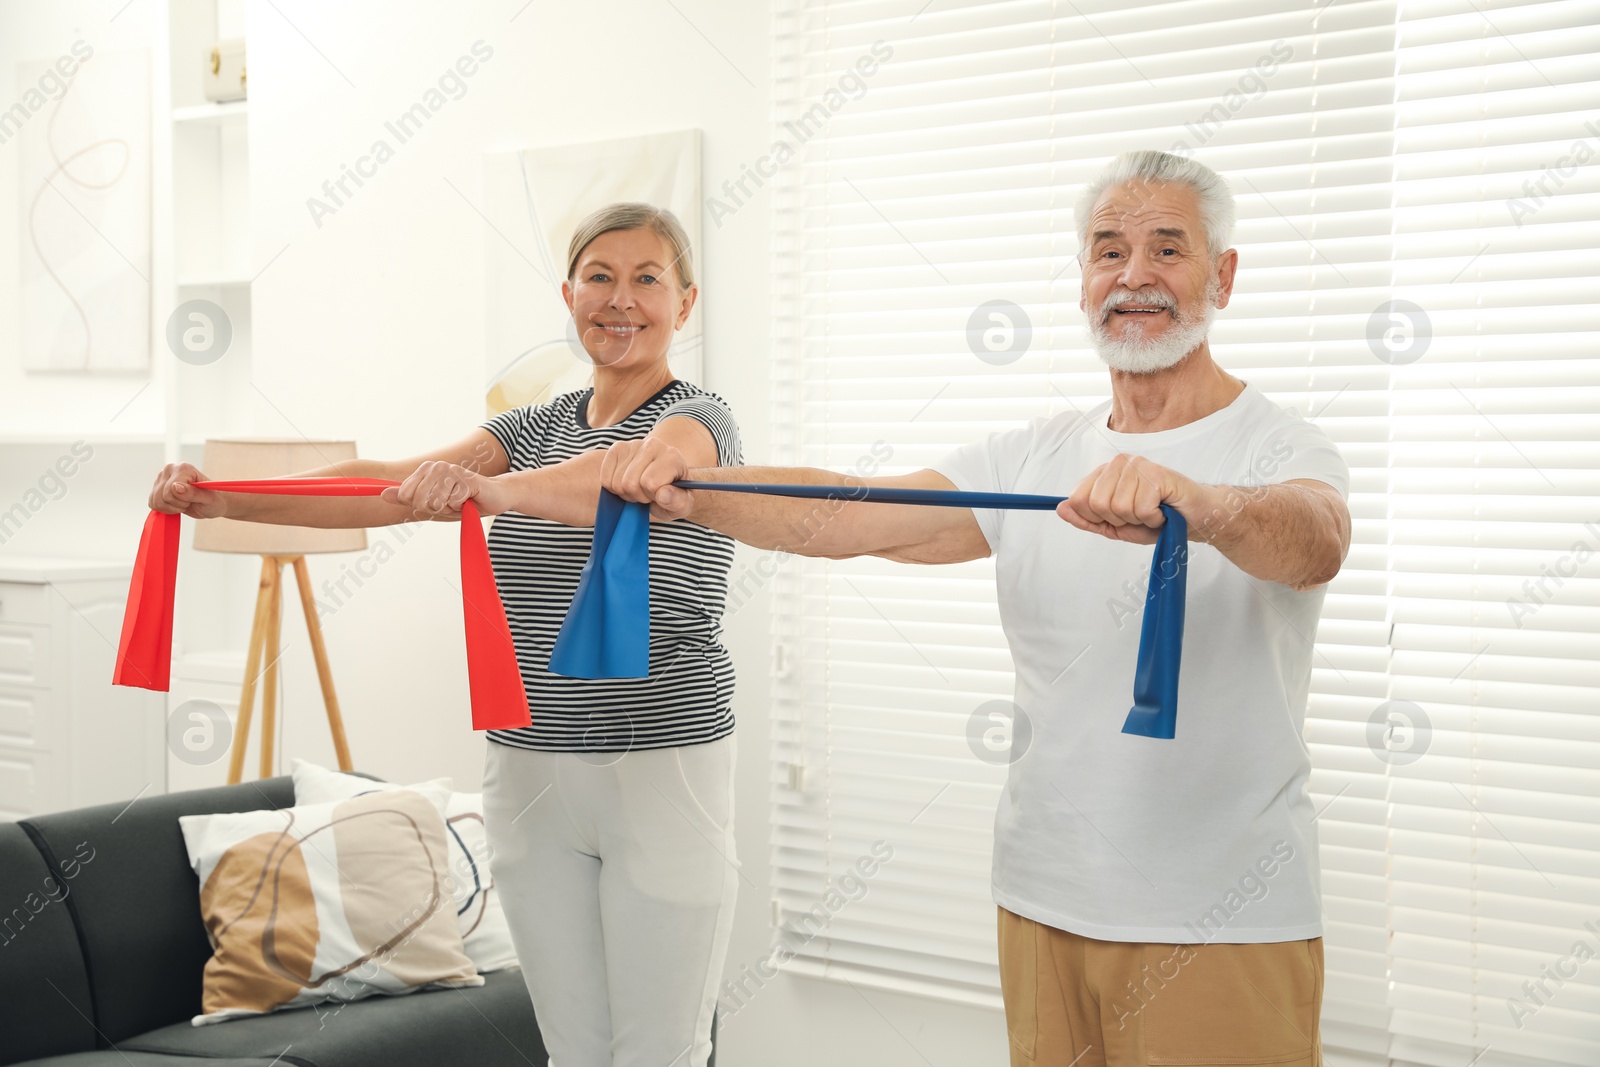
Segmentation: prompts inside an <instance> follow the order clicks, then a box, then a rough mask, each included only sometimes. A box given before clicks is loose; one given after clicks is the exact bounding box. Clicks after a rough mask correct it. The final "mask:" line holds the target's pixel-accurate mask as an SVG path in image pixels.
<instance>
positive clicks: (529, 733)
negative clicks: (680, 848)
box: [483, 381, 743, 752]
mask: <svg viewBox="0 0 1600 1067" xmlns="http://www.w3.org/2000/svg"><path fill="white" fill-rule="evenodd" d="M593 393H594V390H592V389H584V390H580V391H578V392H573V393H567V394H565V395H563V396H559V397H557V398H556V399H554V400H552V401H550V402H549V403H548V404H539V405H534V406H529V407H525V408H516V409H514V410H512V411H507V412H505V413H504V414H501V415H497V416H495V417H494V418H492V419H490V420H489V421H488V422H486V423H484V424H483V425H484V429H486V430H488V431H489V432H490V433H492V434H494V436H495V437H496V438H497V439H498V440H499V442H500V444H501V446H502V447H503V448H504V449H505V450H506V455H507V456H509V457H510V459H511V470H514V471H518V470H529V469H532V468H535V467H548V466H551V465H554V464H556V463H560V462H561V461H562V460H567V459H571V458H573V457H574V456H577V455H580V454H581V453H584V452H588V451H591V450H593V449H596V448H605V447H608V446H610V445H612V444H615V443H616V442H618V441H636V440H638V439H640V438H642V437H644V436H645V435H646V434H648V433H649V432H650V431H651V430H652V429H653V428H654V427H655V425H656V424H657V423H659V422H660V421H661V420H662V419H665V418H671V417H676V416H681V417H687V418H691V419H695V420H697V421H698V422H700V423H701V424H702V425H704V426H705V427H706V429H708V430H709V431H711V436H712V438H713V440H715V441H716V445H717V462H718V463H719V464H720V465H722V466H724V467H731V466H737V465H738V464H739V463H741V462H743V456H742V454H741V449H740V444H739V427H738V424H737V423H736V422H735V421H734V419H733V413H732V412H731V411H729V409H728V405H727V404H726V403H725V402H724V401H723V399H722V398H721V397H719V396H717V395H716V394H715V393H710V392H707V391H706V390H704V389H701V388H700V387H699V386H696V385H692V384H691V383H689V382H684V381H674V382H672V383H671V384H670V385H668V386H667V387H666V388H665V389H663V390H661V391H660V392H659V393H657V394H656V395H655V396H653V397H651V398H650V399H649V400H646V401H645V402H644V403H643V404H641V405H640V406H639V408H638V409H637V410H636V411H634V413H633V414H631V415H629V416H628V417H627V418H626V419H623V420H622V421H621V422H619V423H617V424H616V425H615V426H603V427H591V426H590V425H589V423H588V419H587V412H588V404H589V398H590V397H591V396H592V395H593ZM593 540H594V530H593V528H592V527H587V526H584V527H576V526H564V525H562V524H561V523H559V522H552V521H550V520H548V519H538V518H534V517H533V516H530V515H522V514H519V513H516V512H506V513H504V514H501V515H498V516H496V517H495V519H494V523H493V526H492V527H491V528H490V531H489V558H490V560H491V561H492V562H493V564H494V576H495V582H496V584H497V585H498V586H499V589H500V599H501V601H502V602H503V603H504V604H505V608H506V620H507V621H508V622H509V623H510V625H511V638H512V642H513V643H514V644H515V645H516V650H517V661H518V663H519V664H520V665H521V667H522V684H523V686H524V688H525V689H526V690H527V692H528V706H529V709H530V710H531V711H532V713H533V724H532V725H531V726H524V727H519V728H517V729H514V730H491V731H489V739H490V740H491V741H497V742H499V743H501V744H505V745H513V746H515V747H517V748H531V749H539V750H541V751H545V752H576V751H589V752H619V751H627V750H629V749H635V748H664V747H666V746H669V745H692V744H698V743H701V742H705V741H715V740H717V739H718V738H721V737H726V736H727V735H728V734H730V733H732V732H733V707H732V705H733V663H732V660H731V659H730V657H729V655H728V650H727V649H726V648H724V647H723V646H722V612H723V608H724V607H725V605H726V603H727V598H728V569H729V567H730V566H731V565H732V563H733V539H732V538H730V537H728V536H727V535H725V534H720V533H717V532H715V531H713V530H709V529H707V528H706V527H704V526H698V525H696V524H694V523H691V522H686V521H683V520H679V521H677V522H652V523H651V524H650V674H649V677H648V678H621V679H599V680H593V679H583V678H562V677H560V676H558V675H554V674H551V673H550V670H549V666H550V652H551V650H552V649H553V648H554V647H555V640H556V635H557V634H558V633H559V632H560V631H561V622H562V620H563V619H564V618H565V617H566V613H567V607H568V606H569V605H570V604H571V602H572V595H573V593H574V591H576V589H577V588H578V576H579V575H580V574H581V573H582V571H583V565H584V563H585V562H587V561H588V559H589V548H590V545H591V544H592V542H593Z"/></svg>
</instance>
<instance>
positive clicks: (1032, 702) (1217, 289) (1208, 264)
mask: <svg viewBox="0 0 1600 1067" xmlns="http://www.w3.org/2000/svg"><path fill="white" fill-rule="evenodd" d="M1077 219H1078V230H1079V238H1080V243H1081V251H1080V253H1079V256H1080V258H1081V260H1082V264H1083V292H1082V297H1081V299H1080V301H1079V306H1080V307H1081V308H1082V309H1083V310H1084V311H1085V312H1086V313H1087V315H1088V321H1089V329H1090V333H1091V335H1092V337H1093V341H1094V345H1095V348H1096V349H1097V350H1098V352H1099V354H1100V356H1101V358H1102V359H1103V360H1104V361H1105V363H1106V364H1107V365H1108V366H1109V368H1110V372H1111V390H1112V397H1111V400H1110V401H1109V402H1108V403H1105V404H1102V405H1101V406H1099V407H1097V408H1095V409H1094V410H1093V411H1090V412H1088V414H1087V415H1081V414H1078V413H1073V414H1067V415H1058V416H1056V417H1054V418H1041V419H1036V420H1035V421H1033V422H1032V423H1031V424H1029V425H1027V426H1025V427H1023V428H1021V429H1016V430H1010V431H1005V432H1000V433H995V434H993V435H991V436H990V437H989V438H988V439H987V440H984V441H979V442H976V443H974V444H970V445H967V446H966V447H964V448H961V449H959V450H957V451H956V452H954V453H952V454H951V455H950V456H948V457H946V458H945V459H944V460H943V461H942V462H940V463H938V464H936V465H935V466H934V467H933V468H932V469H930V470H922V471H918V472H916V473H915V474H908V475H902V476H898V477H881V478H864V479H863V478H852V477H846V476H843V475H838V474H833V473H830V472H828V471H822V470H813V469H803V468H795V469H791V468H754V467H745V468H733V469H728V468H717V469H697V470H689V469H688V467H687V465H686V464H685V462H684V459H683V457H682V456H681V455H680V454H679V453H678V451H677V450H676V449H674V448H673V447H672V446H671V445H670V444H668V443H666V442H664V441H662V442H657V441H652V440H650V439H649V438H646V439H644V440H643V441H639V442H625V443H622V444H618V445H615V446H613V448H612V450H611V452H610V453H609V454H608V455H607V457H606V460H605V461H604V464H603V473H602V481H603V483H604V484H605V485H606V486H607V487H609V488H610V489H611V490H612V491H614V492H616V493H618V494H620V495H622V496H624V497H625V498H628V499H631V500H639V501H649V502H650V503H651V504H652V505H653V508H652V510H653V513H654V515H655V516H656V517H657V518H659V519H677V518H687V519H690V520H691V521H693V522H696V523H699V524H701V525H704V526H708V527H711V528H712V529H715V530H720V531H722V532H724V533H727V534H731V535H732V536H734V537H736V538H738V539H739V540H741V541H744V542H746V543H748V544H751V545H756V546H758V547H762V548H774V549H783V550H787V551H791V552H798V553H802V554H805V555H812V556H826V557H833V558H841V557H846V556H854V555H875V556H882V557H884V558H886V559H892V560H900V561H904V562H908V563H955V562H959V561H963V560H970V559H977V558H980V557H983V556H988V555H990V554H993V555H994V556H995V559H996V584H997V593H998V598H999V606H1000V615H1001V620H1002V622H1003V625H1004V628H1005V633H1006V638H1007V640H1008V642H1009V643H1010V646H1011V652H1012V657H1013V659H1014V661H1015V664H1016V697H1015V699H1016V704H1017V705H1018V706H1019V707H1020V708H1021V709H1022V712H1023V713H1025V714H1026V715H1027V716H1028V718H1029V720H1030V723H1031V726H1032V735H1033V741H1032V745H1031V747H1030V748H1029V750H1028V751H1027V753H1026V754H1025V755H1024V756H1023V757H1022V758H1021V759H1019V760H1018V761H1017V762H1015V763H1014V764H1013V765H1012V767H1011V768H1010V773H1009V778H1008V780H1007V783H1006V787H1005V791H1004V793H1003V795H1002V797H1001V800H1000V806H999V811H998V812H997V814H996V818H995V843H994V871H993V880H994V898H995V902H996V904H997V905H998V907H999V943H1000V973H1001V986H1002V991H1003V994H1004V1001H1005V1008H1006V1025H1007V1029H1008V1031H1009V1033H1010V1038H1011V1062H1012V1064H1013V1065H1018V1064H1041V1065H1043V1064H1050V1065H1060V1067H1066V1065H1067V1064H1073V1065H1075V1067H1088V1065H1091V1064H1109V1065H1134V1064H1138V1065H1140V1067H1144V1065H1146V1064H1157V1063H1167V1064H1180V1063H1181V1064H1190V1065H1202V1064H1222V1063H1228V1064H1239V1063H1257V1064H1264V1063H1271V1064H1275V1065H1276V1064H1284V1065H1294V1064H1304V1065H1306V1067H1313V1065H1315V1064H1318V1063H1319V1062H1320V1056H1319V1047H1318V1046H1319V1041H1318V1016H1319V1013H1320V1008H1321V1001H1322V973H1323V967H1322V937H1321V934H1322V914H1321V895H1320V888H1319V876H1318V865H1317V837H1316V829H1315V826H1314V825H1313V819H1314V813H1313V810H1312V805H1311V801H1310V798H1309V796H1308V795H1307V789H1306V786H1307V778H1308V777H1309V774H1310V771H1311V763H1310V758H1309V755H1308V753H1307V749H1306V746H1305V742H1304V740H1303V738H1302V736H1301V732H1302V725H1303V722H1304V718H1305V710H1306V695H1307V690H1308V688H1309V685H1310V675H1311V657H1312V640H1313V635H1314V634H1315V633H1316V628H1317V619H1318V616H1319V614H1320V613H1321V609H1322V601H1323V595H1324V593H1325V586H1326V584H1327V583H1328V582H1329V581H1330V580H1332V578H1333V577H1334V575H1336V574H1337V573H1338V572H1339V568H1340V565H1341V564H1342V562H1343V560H1344V556H1345V552H1346V551H1347V549H1348V547H1349V539H1350V516H1349V511H1348V510H1347V508H1346V506H1345V498H1346V496H1347V495H1348V483H1349V472H1348V469H1347V467H1346V466H1345V463H1344V461H1343V459H1342V458H1341V457H1340V455H1339V452H1338V450H1337V449H1336V448H1335V447H1334V446H1333V444H1332V443H1331V442H1330V441H1329V439H1328V437H1327V436H1326V435H1325V434H1324V433H1323V432H1322V431H1321V430H1320V429H1318V428H1317V427H1315V426H1312V425H1310V424H1309V423H1307V422H1305V421H1304V420H1302V419H1301V418H1300V417H1299V416H1297V415H1295V414H1293V413H1291V412H1288V411H1285V410H1283V409H1282V408H1280V407H1279V406H1278V405H1276V404H1275V403H1273V402H1272V401H1271V400H1268V399H1267V398H1266V397H1265V396H1263V395H1262V394H1261V393H1260V392H1259V391H1257V390H1256V389H1255V388H1253V387H1252V386H1251V385H1250V384H1249V383H1248V382H1247V381H1243V380H1241V379H1239V378H1235V377H1234V376H1232V375H1231V374H1229V373H1227V372H1226V371H1225V370H1223V369H1222V368H1221V367H1219V366H1218V365H1217V364H1216V362H1215V361H1214V360H1213V359H1212V356H1211V349H1210V346H1209V344H1208V342H1207V333H1208V330H1209V327H1210V324H1211V321H1212V318H1213V316H1214V314H1215V312H1216V310H1217V309H1218V308H1223V307H1226V306H1227V305H1228V300H1229V298H1230V296H1231V295H1232V291H1233V281H1234V272H1235V270H1236V269H1237V267H1238V260H1239V256H1238V253H1237V251H1235V250H1234V249H1232V248H1229V247H1228V246H1229V243H1230V240H1231V237H1232V231H1233V221H1234V207H1233V197H1232V194H1231V192H1230V191H1229V189H1228V186H1227V184H1226V183H1225V182H1224V181H1223V180H1222V179H1221V178H1220V177H1219V176H1218V175H1217V174H1216V173H1215V172H1213V171H1211V170H1210V169H1209V168H1207V167H1205V166H1203V165H1201V164H1200V163H1197V162H1194V161H1192V160H1188V159H1184V158H1182V157H1180V156H1175V155H1171V154H1168V153H1164V152H1154V151H1145V152H1130V153H1125V154H1124V155H1122V156H1119V157H1117V158H1116V159H1115V160H1114V161H1113V162H1112V163H1111V164H1110V165H1109V166H1108V167H1107V168H1106V169H1105V171H1104V172H1102V173H1101V174H1100V175H1099V177H1098V178H1096V180H1095V181H1093V182H1092V183H1091V184H1090V185H1089V186H1088V187H1087V189H1086V190H1085V191H1084V193H1083V196H1082V198H1081V199H1080V201H1079V204H1078V212H1077ZM685 478H688V479H695V480H706V481H718V480H743V481H758V482H801V483H807V484H822V485H841V486H849V485H863V484H864V485H873V486H905V487H915V488H927V489H952V488H956V489H963V490H978V491H986V492H1007V493H1010V492H1016V493H1039V494H1047V493H1054V494H1059V493H1060V491H1061V490H1062V489H1063V488H1066V487H1069V486H1070V487H1072V488H1071V494H1070V499H1069V500H1068V501H1067V502H1066V503H1063V504H1062V505H1061V506H1060V508H1059V510H1058V512H1057V514H1056V515H1051V514H1049V513H1048V512H1044V513H1040V512H1028V511H987V510H980V511H969V510H962V509H958V508H922V507H905V506H900V505H894V504H879V503H866V502H855V503H849V504H845V505H843V506H842V507H841V508H840V509H839V511H838V513H837V514H836V515H834V516H833V517H832V518H830V519H829V520H828V521H827V522H825V523H823V524H821V526H820V527H818V526H816V525H815V524H812V525H806V524H805V523H804V522H803V519H804V518H805V516H806V515H807V514H808V513H809V512H810V511H811V510H812V509H813V508H814V506H815V505H814V504H813V503H811V502H808V501H805V500H797V499H791V498H782V497H773V496H750V495H745V494H735V493H718V492H690V491H686V490H683V489H678V488H675V487H674V486H673V485H672V483H673V482H674V481H677V480H680V479H685ZM1163 503H1164V504H1167V505H1170V506H1171V507H1173V508H1175V509H1176V510H1177V511H1178V512H1179V513H1181V514H1182V515H1183V516H1184V518H1185V519H1187V520H1188V523H1189V538H1190V542H1191V543H1190V549H1189V559H1190V565H1189V577H1188V607H1187V615H1188V626H1187V632H1186V634H1185V636H1184V649H1183V660H1182V664H1183V666H1182V673H1181V678H1180V689H1179V692H1180V701H1179V709H1180V710H1179V716H1178V731H1177V737H1176V739H1173V740H1157V739H1152V738H1149V737H1143V736H1137V735H1133V734H1126V733H1123V732H1122V729H1121V728H1122V725H1123V720H1124V718H1125V717H1126V716H1127V713H1128V708H1129V703H1130V695H1131V684H1130V683H1131V681H1132V678H1133V668H1134V660H1135V653H1136V651H1137V647H1138V642H1139V631H1140V627H1139V620H1138V618H1137V614H1138V613H1139V612H1140V611H1142V610H1143V603H1144V600H1143V595H1142V594H1143V590H1142V588H1141V586H1142V584H1143V583H1144V581H1145V580H1146V579H1145V574H1146V572H1147V570H1148V567H1149V550H1148V549H1141V548H1138V547H1136V546H1139V545H1150V544H1153V543H1154V542H1155V540H1156V537H1157V532H1158V529H1159V527H1160V526H1161V525H1162V523H1163V522H1164V518H1163V515H1162V512H1161V510H1160V505H1161V504H1163ZM1085 534H1091V535H1097V536H1092V537H1091V536H1085ZM1086 650H1087V652H1088V654H1084V653H1085V651H1086Z"/></svg>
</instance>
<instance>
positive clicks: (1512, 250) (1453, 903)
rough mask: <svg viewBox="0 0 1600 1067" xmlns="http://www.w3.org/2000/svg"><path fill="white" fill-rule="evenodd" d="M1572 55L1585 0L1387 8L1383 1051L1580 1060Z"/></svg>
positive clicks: (1578, 456) (1588, 650)
mask: <svg viewBox="0 0 1600 1067" xmlns="http://www.w3.org/2000/svg"><path fill="white" fill-rule="evenodd" d="M1597 53H1600V4H1595V3H1592V2H1590V3H1575V2H1557V3H1505V2H1502V3H1495V4H1492V5H1482V6H1481V9H1474V8H1473V7H1472V6H1471V5H1469V4H1465V3H1459V2H1458V3H1450V2H1442V0H1432V2H1416V3H1406V4H1404V5H1402V9H1401V21H1400V23H1399V35H1398V50H1397V62H1396V81H1397V88H1398V93H1397V97H1396V104H1395V106H1396V127H1395V138H1396V144H1395V161H1394V177H1393V203H1394V272H1395V277H1394V284H1395V296H1396V298H1398V299H1403V300H1406V301H1408V302H1409V303H1410V304H1411V305H1412V306H1414V307H1415V308H1417V309H1418V310H1417V311H1415V312H1412V313H1411V314H1412V315H1413V316H1414V317H1415V318H1416V319H1417V322H1418V324H1419V326H1420V327H1421V328H1422V329H1423V330H1424V331H1425V332H1426V333H1428V334H1430V335H1431V342H1430V343H1429V345H1428V347H1427V349H1426V351H1425V352H1422V353H1421V354H1420V358H1415V359H1414V360H1413V361H1409V362H1405V363H1402V364H1399V365H1397V366H1396V367H1395V368H1394V380H1393V383H1392V388H1391V393H1390V396H1391V407H1392V412H1393V416H1392V419H1391V427H1392V430H1391V440H1390V446H1389V450H1390V470H1391V476H1392V479H1393V493H1392V496H1391V510H1390V527H1389V535H1390V536H1389V544H1390V554H1391V567H1390V584H1391V595H1392V598H1393V601H1392V613H1393V623H1394V637H1393V640H1392V642H1391V648H1392V652H1391V660H1390V667H1389V674H1390V690H1389V691H1390V695H1391V697H1392V698H1394V699H1396V700H1403V701H1407V702H1410V703H1413V704H1415V705H1416V706H1417V707H1420V708H1421V709H1422V710H1423V712H1424V713H1425V714H1426V716H1427V717H1428V719H1429V720H1430V729H1431V736H1430V737H1429V738H1427V741H1428V744H1427V747H1426V754H1425V755H1423V756H1422V757H1421V758H1420V759H1415V760H1412V761H1407V762H1403V763H1399V764H1397V765H1395V766H1393V767H1391V768H1390V778H1389V782H1388V786H1389V792H1388V798H1387V799H1388V805H1389V815H1388V834H1389V838H1390V846H1389V852H1390V880H1389V918H1390V924H1391V931H1392V941H1391V961H1390V966H1391V976H1390V977H1391V980H1392V985H1391V988H1390V994H1389V1003H1390V1006H1391V1007H1392V1009H1393V1023H1392V1025H1393V1035H1394V1036H1393V1040H1392V1043H1391V1045H1390V1054H1391V1056H1392V1057H1393V1058H1394V1061H1395V1063H1397V1064H1403V1065H1411V1064H1417V1065H1421V1064H1428V1065H1433V1064H1445V1063H1461V1062H1465V1061H1466V1060H1467V1059H1470V1058H1471V1057H1472V1056H1473V1055H1476V1054H1478V1053H1480V1052H1483V1056H1482V1058H1481V1059H1479V1060H1478V1063H1479V1064H1483V1065H1490V1064H1496V1063H1505V1064H1513V1063H1515V1064H1518V1065H1519V1067H1524V1065H1525V1067H1539V1065H1542V1064H1547V1063H1559V1064H1579V1063H1600V963H1596V962H1590V963H1587V964H1583V965H1581V966H1580V965H1579V962H1578V961H1574V960H1573V958H1572V957H1573V953H1574V947H1575V945H1577V944H1578V943H1580V942H1583V943H1586V944H1587V946H1588V951H1590V952H1592V953H1600V716H1597V714H1596V712H1597V710H1600V709H1597V704H1596V685H1597V683H1600V663H1597V660H1600V559H1597V558H1596V555H1595V553H1597V552H1600V420H1597V418H1596V415H1597V414H1600V360H1597V359H1596V340H1597V338H1600V168H1596V167H1594V166H1593V165H1587V166H1585V165H1583V164H1582V162H1581V161H1582V160H1583V159H1584V158H1586V157H1590V156H1594V155H1596V154H1600V63H1597V61H1596V59H1597ZM1580 546H1587V547H1586V548H1584V547H1580ZM1580 556H1582V557H1584V558H1583V560H1582V561H1580V559H1579V557H1580ZM1585 924H1589V925H1587V926H1586V925H1585ZM1563 961H1565V962H1563ZM1566 971H1573V972H1575V973H1574V974H1572V975H1570V976H1569V977H1567V978H1563V977H1562V973H1563V972H1566ZM1546 972H1548V973H1550V974H1553V975H1554V980H1551V979H1550V978H1547V977H1546ZM1524 983H1528V984H1529V986H1530V989H1531V991H1530V989H1525V987H1524ZM1541 986H1542V989H1541ZM1484 1050H1488V1051H1487V1052H1484Z"/></svg>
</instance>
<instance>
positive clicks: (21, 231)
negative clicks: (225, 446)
mask: <svg viewBox="0 0 1600 1067" xmlns="http://www.w3.org/2000/svg"><path fill="white" fill-rule="evenodd" d="M60 63H61V61H60V60H52V61H44V60H41V61H36V62H28V63H19V64H18V65H17V84H18V90H19V92H18V101H19V103H18V105H17V107H15V108H12V109H11V111H10V112H8V113H7V114H8V115H9V116H11V118H12V120H13V122H14V123H15V125H14V127H13V136H14V137H15V139H16V140H17V142H18V145H17V154H16V158H17V166H18V171H19V173H18V179H19V180H18V189H19V190H20V196H21V202H20V204H19V210H20V212H21V217H20V220H19V223H20V224H19V227H18V237H19V241H18V243H19V245H20V246H21V254H22V262H21V274H20V280H21V288H22V293H21V296H22V299H21V351H22V367H23V369H24V370H29V371H141V370H145V369H146V368H147V367H148V366H149V364H150V313H151V312H150V299H151V291H150V245H151V225H150V203H151V194H150V54H149V52H148V51H146V50H143V49H139V50H131V51H120V52H94V53H93V54H92V55H91V56H90V57H89V58H87V59H85V60H83V61H82V62H81V63H77V64H75V67H76V69H75V70H73V72H72V74H71V75H70V76H63V75H62V73H61V70H60V69H59V65H60ZM19 108H20V109H21V110H22V111H23V112H26V114H25V115H24V114H22V113H21V112H19V110H18V109H19Z"/></svg>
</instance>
